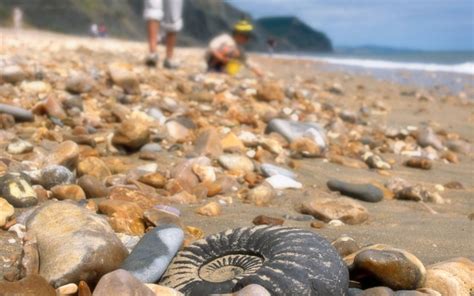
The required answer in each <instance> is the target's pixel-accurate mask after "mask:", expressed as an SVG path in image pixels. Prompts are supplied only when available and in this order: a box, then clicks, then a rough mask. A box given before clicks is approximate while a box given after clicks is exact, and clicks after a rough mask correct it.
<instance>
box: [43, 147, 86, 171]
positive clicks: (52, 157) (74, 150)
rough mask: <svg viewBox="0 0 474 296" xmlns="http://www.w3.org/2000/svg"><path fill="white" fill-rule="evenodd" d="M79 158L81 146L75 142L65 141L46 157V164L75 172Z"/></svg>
mask: <svg viewBox="0 0 474 296" xmlns="http://www.w3.org/2000/svg"><path fill="white" fill-rule="evenodd" d="M78 158H79V146H78V145H77V144H76V143H74V142H73V141H69V140H68V141H64V142H62V143H60V144H59V145H58V146H56V147H55V148H54V149H53V151H52V152H51V153H50V154H49V155H48V156H46V159H45V164H47V165H52V164H54V165H62V166H65V167H67V168H69V169H71V170H73V169H74V168H75V167H76V165H77V160H78Z"/></svg>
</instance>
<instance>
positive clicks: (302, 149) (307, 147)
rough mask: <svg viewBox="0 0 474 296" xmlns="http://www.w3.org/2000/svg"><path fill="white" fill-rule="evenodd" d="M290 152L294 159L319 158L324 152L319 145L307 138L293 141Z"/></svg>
mask: <svg viewBox="0 0 474 296" xmlns="http://www.w3.org/2000/svg"><path fill="white" fill-rule="evenodd" d="M290 151H291V154H292V156H293V157H295V158H299V157H300V156H302V157H319V156H321V155H322V154H323V151H322V149H321V147H320V146H318V144H317V143H315V142H314V141H313V140H312V139H310V138H307V137H299V138H296V139H294V140H292V141H291V143H290Z"/></svg>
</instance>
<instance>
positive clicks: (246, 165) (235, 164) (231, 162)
mask: <svg viewBox="0 0 474 296" xmlns="http://www.w3.org/2000/svg"><path fill="white" fill-rule="evenodd" d="M218 161H219V163H220V164H221V165H222V166H223V167H224V168H225V169H227V170H231V171H241V172H252V171H253V170H254V169H255V166H254V164H253V162H252V161H251V160H250V159H249V158H248V157H247V156H243V155H239V154H222V155H221V156H219V158H218Z"/></svg>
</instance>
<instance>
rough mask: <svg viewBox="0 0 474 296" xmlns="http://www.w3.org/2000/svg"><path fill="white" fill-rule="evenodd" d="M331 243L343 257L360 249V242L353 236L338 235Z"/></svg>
mask: <svg viewBox="0 0 474 296" xmlns="http://www.w3.org/2000/svg"><path fill="white" fill-rule="evenodd" d="M331 245H332V246H333V247H334V248H335V249H336V251H337V252H338V253H339V255H341V257H345V256H347V255H350V254H353V253H355V252H357V251H358V250H359V249H360V247H359V244H357V242H356V241H355V240H354V239H353V238H352V237H350V236H347V235H342V236H340V237H338V238H337V239H335V240H334V241H333V242H332V243H331Z"/></svg>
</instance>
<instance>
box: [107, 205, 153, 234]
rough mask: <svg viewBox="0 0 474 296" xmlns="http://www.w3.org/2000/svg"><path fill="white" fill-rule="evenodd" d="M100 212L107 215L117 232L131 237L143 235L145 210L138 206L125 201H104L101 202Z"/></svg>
mask: <svg viewBox="0 0 474 296" xmlns="http://www.w3.org/2000/svg"><path fill="white" fill-rule="evenodd" d="M98 206H99V212H100V213H102V214H105V215H107V217H108V222H109V224H110V226H112V228H113V230H114V231H115V232H119V233H126V234H129V235H143V233H144V232H145V226H144V224H143V213H144V211H143V209H142V208H140V207H139V206H138V205H137V204H135V203H133V202H129V201H124V200H104V201H101V202H99V205H98Z"/></svg>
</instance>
